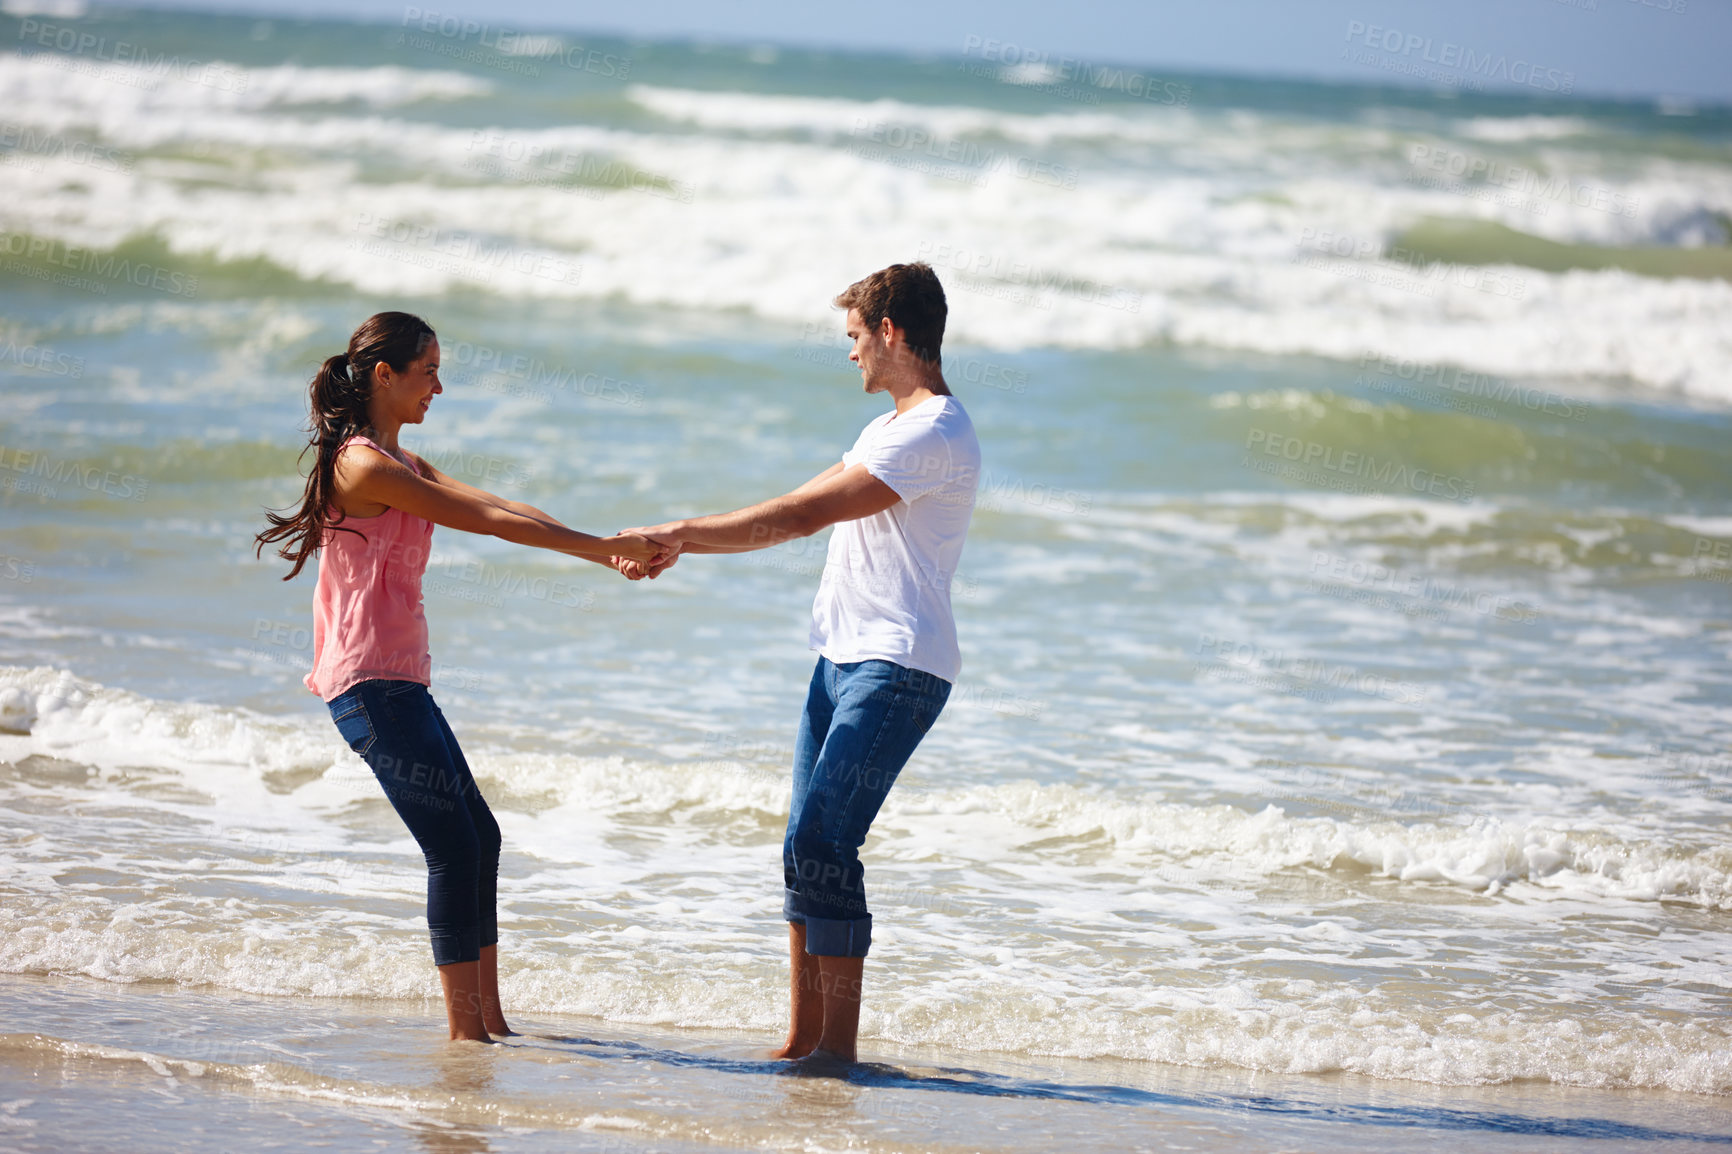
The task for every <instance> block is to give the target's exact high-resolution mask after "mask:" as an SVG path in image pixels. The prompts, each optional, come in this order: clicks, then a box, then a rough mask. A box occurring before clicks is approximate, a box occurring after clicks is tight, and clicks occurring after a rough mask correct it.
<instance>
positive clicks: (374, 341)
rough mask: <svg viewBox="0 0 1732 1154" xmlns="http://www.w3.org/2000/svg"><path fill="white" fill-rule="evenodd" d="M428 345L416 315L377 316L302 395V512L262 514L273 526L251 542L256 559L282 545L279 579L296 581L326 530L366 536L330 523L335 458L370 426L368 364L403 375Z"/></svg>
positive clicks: (429, 332)
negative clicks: (305, 463) (308, 462)
mask: <svg viewBox="0 0 1732 1154" xmlns="http://www.w3.org/2000/svg"><path fill="white" fill-rule="evenodd" d="M433 339H434V334H433V329H432V327H431V326H430V325H428V323H427V322H426V321H424V320H422V319H421V318H420V317H418V316H414V315H412V314H410V313H377V314H375V315H374V316H371V317H368V318H367V320H366V321H365V322H364V323H363V324H362V325H361V327H360V328H358V329H356V330H355V333H354V335H353V336H351V337H350V338H349V350H348V352H344V353H338V354H337V355H336V356H334V357H326V358H325V363H324V364H322V365H320V366H319V371H318V372H316V373H314V374H313V382H312V384H311V386H309V388H308V390H307V397H308V402H309V404H308V408H309V410H310V412H311V419H310V421H309V423H308V427H307V431H308V433H309V434H310V437H309V439H308V441H307V447H306V449H303V450H302V451H301V456H302V457H303V458H304V457H305V456H306V454H307V451H308V450H311V451H312V452H313V454H314V460H313V468H312V471H311V472H310V473H308V474H307V485H306V489H305V490H304V491H303V492H302V494H301V504H300V508H299V509H298V510H297V511H296V512H295V513H294V514H293V515H292V516H288V515H284V514H281V513H277V512H273V511H271V510H266V511H265V519H266V520H267V521H269V522H270V523H271V526H270V528H268V529H266V530H264V531H263V532H261V533H260V534H258V536H257V537H256V538H254V540H255V541H257V543H258V549H257V553H258V554H259V555H262V554H263V553H264V548H265V546H266V545H274V544H276V543H277V542H279V541H280V542H283V545H282V547H281V548H279V549H278V550H277V556H279V557H282V558H284V559H285V560H287V561H291V562H293V568H291V569H290V570H289V573H288V576H286V577H284V578H283V580H285V581H289V580H292V579H293V578H295V577H296V576H297V575H299V573H300V572H301V569H302V567H304V566H305V565H306V563H307V561H308V560H309V559H311V558H312V556H313V555H314V554H315V553H317V552H318V551H319V549H320V548H321V547H322V546H323V545H324V543H325V534H326V531H327V530H330V531H340V532H344V533H355V534H357V535H358V536H360V537H361V538H362V539H363V540H365V539H366V534H364V533H361V532H360V531H359V530H358V529H350V528H346V527H345V526H344V525H343V524H342V520H343V518H342V517H341V516H338V517H336V518H335V519H334V520H333V519H332V517H331V506H332V504H333V503H334V501H335V500H336V495H337V480H336V478H337V454H338V453H339V452H341V451H342V448H343V446H344V445H346V444H348V443H349V438H351V437H353V436H354V435H355V434H357V433H360V432H363V431H365V430H367V429H368V428H370V427H371V423H372V418H371V416H370V414H369V404H370V402H371V401H372V398H373V368H374V366H375V365H378V364H380V363H381V362H383V363H384V364H387V365H390V366H391V368H392V369H393V370H395V371H396V372H404V371H406V370H407V369H408V367H409V364H410V362H412V361H414V360H416V359H417V358H418V357H420V356H421V355H422V353H424V352H425V351H426V349H427V346H428V344H430V343H431V342H432V341H433Z"/></svg>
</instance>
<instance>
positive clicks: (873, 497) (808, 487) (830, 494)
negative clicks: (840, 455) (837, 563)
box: [634, 462, 902, 553]
mask: <svg viewBox="0 0 1732 1154" xmlns="http://www.w3.org/2000/svg"><path fill="white" fill-rule="evenodd" d="M901 499H902V498H901V497H899V496H898V495H897V493H896V490H894V489H892V488H891V487H890V486H889V485H886V484H885V483H884V482H883V481H880V480H879V479H878V478H877V477H874V476H873V475H872V474H871V473H869V472H868V471H867V470H866V466H864V465H847V466H844V465H842V464H841V463H839V462H838V463H837V464H835V465H832V466H831V467H830V468H829V469H827V470H825V471H824V472H822V473H820V474H818V475H817V476H816V477H814V478H812V479H811V480H810V481H807V482H806V483H805V484H804V485H801V486H800V487H799V488H798V489H795V490H794V491H793V492H792V493H786V494H784V495H782V496H780V497H773V498H771V499H770V500H768V501H762V502H759V503H758V504H756V505H748V506H747V507H746V508H744V509H735V510H734V511H733V512H732V513H716V514H713V515H712V516H708V517H692V518H688V519H686V520H682V521H667V522H664V523H663V524H660V525H654V526H651V527H649V528H647V529H642V530H634V532H638V533H641V534H642V535H643V536H646V537H649V538H651V539H653V540H656V541H661V542H663V543H664V544H668V545H673V544H676V543H677V544H678V545H679V546H680V548H681V549H682V551H684V552H689V553H711V552H718V553H722V552H725V553H742V552H746V551H747V550H751V549H767V548H769V547H770V546H771V545H779V544H781V543H782V542H783V541H789V540H792V539H793V538H795V537H810V536H811V535H812V534H813V533H816V532H818V531H819V530H821V529H827V528H829V527H830V526H831V525H834V524H836V522H838V521H855V520H858V519H860V518H861V517H870V516H872V515H873V514H874V513H882V512H883V511H884V510H886V509H888V508H890V507H891V506H892V505H895V504H896V503H897V502H898V501H900V500H901Z"/></svg>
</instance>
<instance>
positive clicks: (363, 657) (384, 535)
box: [306, 437, 433, 701]
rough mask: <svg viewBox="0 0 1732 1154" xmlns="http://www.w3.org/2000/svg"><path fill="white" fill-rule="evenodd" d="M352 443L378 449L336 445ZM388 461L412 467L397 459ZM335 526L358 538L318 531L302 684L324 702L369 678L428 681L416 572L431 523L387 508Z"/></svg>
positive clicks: (421, 569) (429, 662) (423, 565)
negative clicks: (309, 654)
mask: <svg viewBox="0 0 1732 1154" xmlns="http://www.w3.org/2000/svg"><path fill="white" fill-rule="evenodd" d="M356 441H359V442H360V443H361V444H363V445H371V446H372V447H373V448H375V449H378V450H379V452H381V453H385V450H384V449H383V448H380V446H378V445H376V444H374V443H373V442H372V441H370V440H368V439H367V438H366V437H350V438H349V439H348V440H347V441H345V442H343V445H344V447H345V448H346V447H348V446H349V445H352V444H354V443H355V442H356ZM386 455H387V456H392V454H389V453H386ZM393 459H394V460H398V461H402V462H403V463H404V464H405V465H408V466H409V467H410V468H414V467H415V466H414V462H413V461H411V460H407V459H405V458H403V457H393ZM343 525H344V526H345V527H347V528H350V529H359V530H360V531H361V532H362V533H364V534H366V539H365V540H362V539H361V537H359V536H356V535H355V534H354V533H344V532H341V531H340V530H336V529H332V528H330V527H328V526H327V527H326V529H325V539H324V542H323V544H322V546H321V547H320V549H319V584H318V587H317V588H316V589H315V590H314V591H313V669H312V672H311V673H308V674H307V677H306V684H307V688H308V689H310V690H312V691H313V692H314V693H317V694H318V695H319V696H320V697H322V698H323V699H324V700H326V701H329V700H331V699H332V698H334V697H336V696H337V695H338V694H339V693H342V692H343V691H344V690H346V689H349V688H350V687H351V686H353V685H355V684H356V683H357V682H361V681H368V680H371V679H374V678H383V679H386V680H391V681H417V682H420V683H421V684H422V685H429V684H431V682H432V677H431V675H432V672H433V655H432V654H431V653H429V652H428V651H427V617H426V615H425V614H424V613H423V612H422V611H421V575H422V574H423V573H425V572H426V570H427V551H428V549H429V548H430V547H431V545H432V543H433V522H431V521H428V520H425V519H424V518H421V517H415V516H411V515H410V514H408V513H405V512H403V511H402V510H401V509H387V510H385V511H384V512H383V513H380V514H379V515H378V516H376V517H349V518H347V519H346V520H344V522H343Z"/></svg>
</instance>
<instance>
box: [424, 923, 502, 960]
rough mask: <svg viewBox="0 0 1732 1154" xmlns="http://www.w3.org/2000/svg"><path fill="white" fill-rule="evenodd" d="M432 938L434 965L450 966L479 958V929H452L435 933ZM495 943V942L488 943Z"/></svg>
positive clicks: (480, 943)
mask: <svg viewBox="0 0 1732 1154" xmlns="http://www.w3.org/2000/svg"><path fill="white" fill-rule="evenodd" d="M432 938H433V964H434V965H436V966H451V965H457V964H460V963H462V962H478V961H480V960H481V945H482V942H481V932H480V931H479V930H452V931H448V932H444V933H436V934H433V935H432ZM488 944H489V945H493V944H496V943H495V942H490V943H488Z"/></svg>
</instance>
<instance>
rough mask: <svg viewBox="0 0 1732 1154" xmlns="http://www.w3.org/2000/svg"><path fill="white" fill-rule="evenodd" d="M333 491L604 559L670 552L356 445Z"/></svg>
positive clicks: (449, 524) (343, 458)
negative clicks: (570, 522)
mask: <svg viewBox="0 0 1732 1154" xmlns="http://www.w3.org/2000/svg"><path fill="white" fill-rule="evenodd" d="M435 472H437V471H435ZM337 491H338V493H339V494H340V495H341V497H342V499H343V501H344V502H345V503H346V504H347V503H350V502H354V503H359V504H373V505H388V506H390V507H391V508H393V509H401V510H403V511H404V512H405V513H409V514H411V515H413V516H416V517H422V518H425V519H426V520H428V521H431V522H433V523H434V524H435V525H444V526H445V527H446V528H448V529H459V530H462V531H463V532H465V533H479V534H482V535H483V536H488V537H498V538H500V539H501V540H505V541H511V542H513V543H515V544H518V545H529V546H532V547H535V548H539V549H551V550H553V551H554V552H556V553H567V554H570V555H571V556H574V557H582V558H585V559H586V560H591V561H600V562H602V563H603V564H607V563H608V558H610V557H629V558H632V559H633V560H642V561H649V562H652V563H653V562H654V561H655V560H656V559H657V558H658V557H661V556H662V555H664V554H666V553H667V552H668V550H667V549H666V548H664V547H662V546H660V545H657V544H656V543H654V542H652V541H649V540H647V539H646V538H644V537H641V536H639V535H637V534H635V533H621V534H619V535H617V536H614V537H596V536H593V535H591V534H589V533H583V532H579V531H578V530H576V529H570V528H567V527H566V526H564V525H562V524H560V523H559V522H558V521H557V520H555V519H554V518H552V517H549V516H548V515H547V514H545V513H542V512H541V511H540V510H538V509H535V508H534V507H533V506H529V505H523V504H521V503H520V502H515V501H506V500H505V499H504V498H502V497H499V496H496V495H495V494H492V493H489V492H487V491H486V490H484V489H476V488H475V487H474V486H471V485H464V484H462V483H461V482H452V483H449V484H445V483H441V482H439V481H437V480H433V479H430V478H428V477H424V476H422V475H420V474H419V473H417V472H416V471H415V470H413V469H411V468H409V467H408V466H407V465H405V464H403V463H402V462H400V461H396V460H393V459H392V458H390V457H388V456H386V455H384V454H383V453H376V452H372V451H369V450H368V449H367V448H366V447H365V446H360V445H357V446H352V447H350V448H347V449H345V450H343V452H342V453H340V454H339V455H338V457H337ZM513 506H515V507H513Z"/></svg>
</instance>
